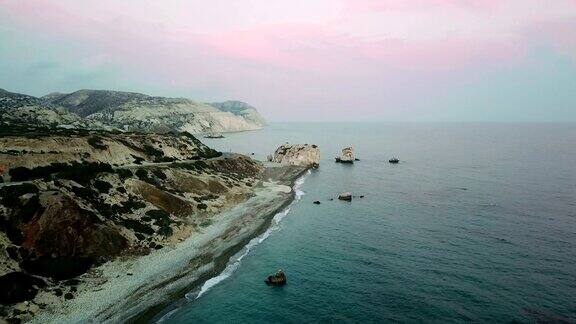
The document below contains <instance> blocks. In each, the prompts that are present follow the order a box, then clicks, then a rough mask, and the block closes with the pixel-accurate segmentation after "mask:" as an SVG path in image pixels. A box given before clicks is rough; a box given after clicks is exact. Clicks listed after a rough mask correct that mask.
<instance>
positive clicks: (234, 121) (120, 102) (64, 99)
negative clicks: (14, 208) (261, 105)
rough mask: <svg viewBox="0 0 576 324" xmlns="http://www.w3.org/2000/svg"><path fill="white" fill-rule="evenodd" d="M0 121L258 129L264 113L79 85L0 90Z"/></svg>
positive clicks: (164, 128)
mask: <svg viewBox="0 0 576 324" xmlns="http://www.w3.org/2000/svg"><path fill="white" fill-rule="evenodd" d="M0 121H5V122H15V123H33V124H35V125H43V126H50V127H61V128H83V129H106V130H121V131H139V132H174V131H176V132H184V131H185V132H189V133H192V134H198V133H222V132H236V131H245V130H254V129H259V128H261V127H262V126H263V125H264V119H263V118H262V117H261V116H260V115H259V113H258V112H257V111H256V109H254V108H253V107H251V106H249V105H247V104H244V103H241V105H232V108H230V104H226V105H221V104H212V105H210V104H204V103H198V102H195V101H193V100H190V99H185V98H166V97H152V96H148V95H145V94H140V93H133V92H120V91H109V90H79V91H76V92H73V93H69V94H64V93H51V94H49V95H46V96H44V97H42V98H37V97H33V96H28V95H23V94H18V93H12V92H8V91H6V90H0Z"/></svg>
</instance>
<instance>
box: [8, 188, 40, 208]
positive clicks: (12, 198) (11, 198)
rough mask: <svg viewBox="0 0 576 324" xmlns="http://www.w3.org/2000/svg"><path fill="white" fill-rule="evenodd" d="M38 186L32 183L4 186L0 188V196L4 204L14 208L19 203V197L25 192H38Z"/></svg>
mask: <svg viewBox="0 0 576 324" xmlns="http://www.w3.org/2000/svg"><path fill="white" fill-rule="evenodd" d="M38 192H39V190H38V187H36V186H35V185H33V184H31V183H23V184H19V185H14V186H4V187H2V188H0V198H1V199H2V200H1V201H2V205H4V206H6V207H9V208H13V207H14V206H16V204H17V203H18V198H19V197H21V196H23V195H25V194H37V193H38Z"/></svg>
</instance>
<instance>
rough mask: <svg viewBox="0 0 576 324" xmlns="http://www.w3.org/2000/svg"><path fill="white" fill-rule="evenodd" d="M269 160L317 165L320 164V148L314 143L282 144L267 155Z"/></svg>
mask: <svg viewBox="0 0 576 324" xmlns="http://www.w3.org/2000/svg"><path fill="white" fill-rule="evenodd" d="M268 160H269V161H271V162H276V163H282V164H289V165H299V166H314V167H315V166H318V165H319V164H320V149H319V148H318V146H316V145H314V144H311V145H309V144H288V143H286V144H284V145H281V146H280V147H278V148H277V149H276V151H275V152H274V154H273V155H270V156H269V157H268Z"/></svg>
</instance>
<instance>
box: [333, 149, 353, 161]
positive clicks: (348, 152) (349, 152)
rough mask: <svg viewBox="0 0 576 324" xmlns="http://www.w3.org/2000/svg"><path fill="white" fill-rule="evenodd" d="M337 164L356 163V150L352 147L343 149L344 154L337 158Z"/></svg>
mask: <svg viewBox="0 0 576 324" xmlns="http://www.w3.org/2000/svg"><path fill="white" fill-rule="evenodd" d="M336 162H340V163H354V149H353V148H352V147H345V148H343V149H342V154H340V156H337V157H336Z"/></svg>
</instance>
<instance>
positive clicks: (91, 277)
mask: <svg viewBox="0 0 576 324" xmlns="http://www.w3.org/2000/svg"><path fill="white" fill-rule="evenodd" d="M314 149H317V148H314ZM299 151H300V152H302V153H303V152H305V150H299ZM296 161H300V160H299V159H296ZM285 162H290V161H289V160H286V161H285ZM292 162H294V161H292ZM312 166H314V163H312V164H304V165H300V164H299V163H263V162H258V161H255V160H252V159H250V158H249V157H247V156H242V155H238V154H222V153H220V152H217V151H214V150H212V149H210V148H209V147H207V146H205V145H204V144H202V143H201V142H200V141H198V140H197V139H196V138H195V137H194V136H193V135H190V134H189V133H170V134H167V133H124V132H109V131H94V130H78V129H73V130H66V129H45V128H34V127H32V126H26V125H21V128H14V127H12V128H5V129H3V131H2V132H0V173H1V174H0V179H1V181H0V198H1V199H0V248H1V250H2V251H3V252H4V253H2V254H0V280H3V281H2V282H5V283H9V284H10V286H9V288H10V289H9V290H5V291H3V292H2V294H0V297H1V299H2V300H1V303H0V322H3V321H5V322H8V323H19V322H36V323H47V322H85V321H96V322H119V321H128V320H134V319H138V318H150V317H153V316H154V314H155V312H157V311H158V309H159V308H161V307H162V306H163V305H165V303H166V302H167V301H171V300H173V299H174V298H180V297H182V295H183V293H185V292H189V291H190V290H193V289H194V288H195V287H198V286H199V285H201V284H202V283H203V282H204V281H206V280H207V279H209V278H211V277H212V276H214V275H215V274H217V273H219V272H220V271H222V269H223V267H225V265H226V263H227V261H228V259H229V257H230V256H231V255H233V254H234V253H236V252H237V251H238V250H240V249H241V248H242V247H243V246H244V245H245V244H246V243H247V242H249V241H250V239H252V238H253V237H255V236H257V235H259V234H260V233H262V232H263V231H265V230H266V229H267V228H268V226H269V225H270V221H271V219H272V218H273V217H274V215H275V214H276V213H277V212H279V211H281V210H282V209H283V208H285V207H286V206H287V205H288V204H290V203H291V202H292V201H293V199H294V192H293V190H292V189H291V188H292V186H293V185H294V181H295V180H296V179H297V178H298V177H300V176H302V174H303V173H304V172H306V170H308V169H309V168H310V167H312ZM6 287H8V286H6Z"/></svg>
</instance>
